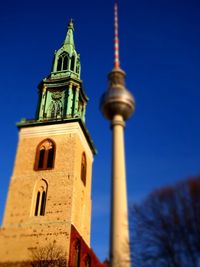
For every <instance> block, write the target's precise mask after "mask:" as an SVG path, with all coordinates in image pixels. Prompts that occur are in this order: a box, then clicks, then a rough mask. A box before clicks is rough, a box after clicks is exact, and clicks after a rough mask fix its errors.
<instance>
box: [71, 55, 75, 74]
mask: <svg viewBox="0 0 200 267" xmlns="http://www.w3.org/2000/svg"><path fill="white" fill-rule="evenodd" d="M74 63H75V56H72V58H71V70H73V71H74Z"/></svg>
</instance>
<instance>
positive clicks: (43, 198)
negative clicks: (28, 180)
mask: <svg viewBox="0 0 200 267" xmlns="http://www.w3.org/2000/svg"><path fill="white" fill-rule="evenodd" d="M45 204H46V193H45V192H44V191H43V192H42V202H41V207H40V215H41V216H44V213H45Z"/></svg>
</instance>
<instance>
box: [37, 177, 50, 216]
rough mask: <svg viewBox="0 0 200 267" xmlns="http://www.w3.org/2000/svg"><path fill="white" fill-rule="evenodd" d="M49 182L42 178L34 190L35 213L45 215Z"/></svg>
mask: <svg viewBox="0 0 200 267" xmlns="http://www.w3.org/2000/svg"><path fill="white" fill-rule="evenodd" d="M47 187H48V186H47V182H46V181H45V180H43V179H42V180H40V181H39V183H38V184H37V185H36V187H35V191H34V212H33V213H34V215H35V216H44V215H45V207H46V198H47Z"/></svg>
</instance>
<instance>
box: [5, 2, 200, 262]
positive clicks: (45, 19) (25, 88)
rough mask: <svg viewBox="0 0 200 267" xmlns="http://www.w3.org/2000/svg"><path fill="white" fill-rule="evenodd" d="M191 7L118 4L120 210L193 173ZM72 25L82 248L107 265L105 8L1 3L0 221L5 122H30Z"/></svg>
mask: <svg viewBox="0 0 200 267" xmlns="http://www.w3.org/2000/svg"><path fill="white" fill-rule="evenodd" d="M199 13H200V2H199V1H198V0H196V1H195V0H190V1H187V0H186V1H178V0H173V1H172V0H168V1H167V0H163V1H159V0H152V1H149V0H140V1H132V0H119V35H120V37H119V38H120V60H121V66H122V68H123V69H124V70H125V71H126V73H127V79H126V81H127V87H128V88H129V90H130V91H131V92H132V93H133V94H134V96H135V99H136V111H135V113H134V115H133V117H132V118H131V119H130V120H129V121H128V122H127V127H126V130H125V138H126V164H127V184H128V198H129V204H131V203H133V202H138V201H141V200H142V199H143V198H144V197H145V196H146V195H147V194H148V193H149V192H151V191H152V190H154V189H156V188H158V187H161V186H165V185H173V184H175V183H176V182H178V181H180V180H181V179H185V178H187V177H189V176H194V175H196V174H199V173H200V124H199V118H200V108H199V99H200V49H199V47H200V16H199ZM70 17H72V18H73V19H74V23H75V33H74V38H75V45H76V49H77V50H78V51H79V52H80V53H81V65H82V74H81V78H82V79H83V81H84V88H85V91H86V92H87V95H88V96H89V98H90V101H89V103H88V107H87V117H86V120H87V121H86V125H87V127H88V129H89V131H90V133H91V136H92V138H93V140H94V142H95V144H96V147H97V149H98V154H97V156H96V157H95V160H94V165H93V189H92V198H93V215H92V247H93V249H94V251H95V252H96V254H97V255H98V256H99V257H100V259H102V260H103V259H104V258H105V257H107V256H108V236H109V205H110V204H109V197H110V172H111V170H110V163H111V132H110V130H109V122H108V121H106V120H105V119H104V118H103V117H102V115H101V113H100V112H99V99H100V96H101V95H102V93H103V92H104V91H105V90H106V88H107V77H106V76H107V73H108V72H109V71H110V70H111V69H112V66H113V1H111V0H110V1H109V0H101V1H91V0H85V1H81V0H77V1H68V0H65V1H61V0H58V1H57V2H54V1H46V0H43V1H39V0H35V1H32V0H30V1H23V0H21V1H20V0H19V1H14V0H10V1H4V2H3V3H2V4H1V9H0V24H1V27H0V36H1V42H0V48H1V49H0V59H1V64H0V73H1V83H0V92H1V105H0V113H1V131H0V140H1V143H0V190H1V194H0V219H1V218H2V214H3V210H4V205H5V199H6V194H7V190H8V184H9V179H10V175H11V173H12V168H13V163H14V157H15V152H16V145H17V128H16V126H15V123H16V122H17V121H19V120H20V119H21V118H23V117H25V118H33V117H34V115H35V110H36V104H37V85H38V83H39V82H40V80H41V79H42V78H43V77H45V76H46V75H48V74H49V72H50V68H51V62H52V58H53V53H54V50H55V49H58V48H59V47H60V46H61V44H62V42H63V41H64V38H65V34H66V29H67V24H68V21H69V19H70Z"/></svg>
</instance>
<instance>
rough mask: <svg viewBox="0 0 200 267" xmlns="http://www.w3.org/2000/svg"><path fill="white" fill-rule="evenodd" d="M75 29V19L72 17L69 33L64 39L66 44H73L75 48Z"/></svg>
mask: <svg viewBox="0 0 200 267" xmlns="http://www.w3.org/2000/svg"><path fill="white" fill-rule="evenodd" d="M73 31H74V23H73V20H72V19H70V22H69V24H68V31H67V35H66V38H65V41H64V45H71V46H72V47H73V48H74V35H73Z"/></svg>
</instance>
